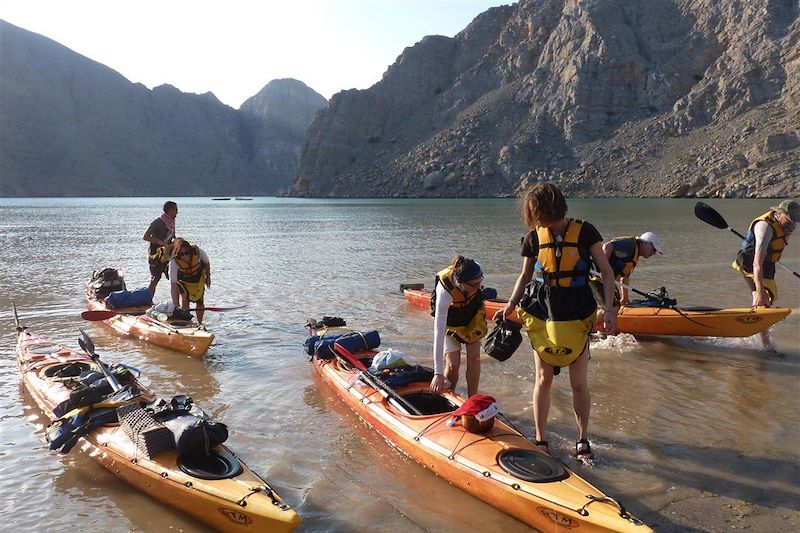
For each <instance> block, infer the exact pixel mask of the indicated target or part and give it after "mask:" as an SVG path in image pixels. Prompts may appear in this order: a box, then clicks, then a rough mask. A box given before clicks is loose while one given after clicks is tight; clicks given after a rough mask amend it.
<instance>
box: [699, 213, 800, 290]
mask: <svg viewBox="0 0 800 533" xmlns="http://www.w3.org/2000/svg"><path fill="white" fill-rule="evenodd" d="M694 214H695V216H696V217H697V218H699V219H700V220H702V221H703V222H705V223H706V224H709V225H711V226H714V227H715V228H719V229H727V230H729V231H730V232H731V233H733V234H734V235H736V236H737V237H739V238H740V239H742V240H746V239H747V237H745V236H744V235H742V234H741V233H739V232H738V231H736V230H735V229H733V228H732V227H730V226H728V222H727V221H726V220H725V218H724V217H723V216H722V215H720V214H719V212H718V211H717V210H716V209H714V208H713V207H711V206H710V205H708V204H705V203H703V202H697V204H696V205H695V208H694ZM775 264H776V265H778V266H779V267H781V268H782V269H784V270H785V271H786V272H788V273H790V274H791V275H793V276H794V277H796V278H800V274H798V273H797V272H795V271H794V270H792V269H791V268H789V267H787V266H786V265H784V264H783V263H781V262H780V261H775Z"/></svg>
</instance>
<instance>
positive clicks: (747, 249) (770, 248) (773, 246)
mask: <svg viewBox="0 0 800 533" xmlns="http://www.w3.org/2000/svg"><path fill="white" fill-rule="evenodd" d="M762 220H763V221H764V222H766V223H767V224H769V225H770V227H771V228H772V239H771V240H770V241H769V245H767V253H766V256H765V257H764V264H763V266H762V271H763V274H764V278H765V279H774V278H775V263H777V262H778V260H780V258H781V254H783V249H784V248H786V244H787V238H786V232H785V231H783V226H781V223H780V222H778V220H777V219H776V218H775V211H767V212H766V213H764V214H763V215H761V216H759V217H756V218H755V219H753V222H751V223H750V228H749V229H748V230H747V236H746V237H745V240H744V242H743V243H742V248H741V249H740V250H739V253H738V255H737V256H736V262H737V263H738V264H739V265H740V266H741V267H742V269H743V271H744V272H747V273H752V272H753V259H754V258H755V248H756V236H755V232H754V228H755V225H756V223H758V222H760V221H762ZM737 270H741V269H737Z"/></svg>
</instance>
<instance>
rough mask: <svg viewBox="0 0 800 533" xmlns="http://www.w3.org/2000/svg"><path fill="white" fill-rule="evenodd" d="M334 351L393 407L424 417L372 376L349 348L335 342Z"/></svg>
mask: <svg viewBox="0 0 800 533" xmlns="http://www.w3.org/2000/svg"><path fill="white" fill-rule="evenodd" d="M333 351H334V353H335V354H336V356H337V357H339V358H341V359H344V360H345V361H346V362H347V363H349V364H350V365H352V366H354V367H355V368H356V369H358V378H359V379H360V380H361V381H363V382H364V383H366V384H367V385H369V386H370V387H372V388H373V389H375V390H377V391H378V392H379V393H380V394H381V396H383V397H384V398H386V399H387V400H389V401H390V402H392V404H393V405H395V406H396V407H398V408H400V409H401V410H403V411H405V412H406V413H409V414H415V415H417V416H422V412H421V411H420V410H419V409H417V408H416V407H414V406H413V405H412V404H410V403H409V402H408V400H406V399H405V398H403V397H402V396H400V395H399V394H397V391H395V390H394V389H393V388H391V387H390V386H389V385H387V384H386V383H384V382H383V381H381V380H380V379H379V378H377V377H375V376H373V375H372V374H370V372H369V370H367V367H366V366H364V363H362V362H361V361H359V360H358V359H357V358H356V357H353V354H352V353H350V351H349V350H348V349H347V348H345V347H344V346H342V345H340V344H339V343H337V342H334V343H333Z"/></svg>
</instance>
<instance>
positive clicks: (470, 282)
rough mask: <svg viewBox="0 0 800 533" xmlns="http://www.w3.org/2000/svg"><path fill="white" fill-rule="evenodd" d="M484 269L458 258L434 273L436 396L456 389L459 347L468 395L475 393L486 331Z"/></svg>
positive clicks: (433, 381) (458, 256)
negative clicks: (464, 362) (464, 357)
mask: <svg viewBox="0 0 800 533" xmlns="http://www.w3.org/2000/svg"><path fill="white" fill-rule="evenodd" d="M481 283H483V270H482V269H481V265H480V264H478V263H477V262H476V261H474V260H472V259H467V258H465V257H464V256H461V255H457V256H455V257H454V258H453V260H452V261H451V262H450V265H449V266H448V267H447V268H445V269H443V270H442V271H440V272H439V273H438V274H436V278H435V280H434V290H433V293H432V294H431V314H432V315H433V317H434V325H433V373H434V375H433V379H432V380H431V390H432V391H433V392H436V393H440V392H443V391H445V390H455V388H456V384H457V383H458V374H459V367H460V366H461V346H462V345H464V346H465V347H466V354H467V370H466V378H467V395H468V396H472V395H474V394H477V392H478V383H479V382H480V378H481V358H480V357H481V339H483V338H484V337H485V336H486V333H487V331H488V329H487V326H486V310H485V307H484V304H483V290H482V288H481Z"/></svg>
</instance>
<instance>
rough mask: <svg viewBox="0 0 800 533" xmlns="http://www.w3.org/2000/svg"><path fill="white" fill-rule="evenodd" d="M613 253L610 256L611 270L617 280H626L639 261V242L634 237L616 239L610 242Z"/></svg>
mask: <svg viewBox="0 0 800 533" xmlns="http://www.w3.org/2000/svg"><path fill="white" fill-rule="evenodd" d="M611 244H612V246H613V247H614V251H613V253H612V254H611V260H610V263H611V269H612V270H613V271H614V276H616V277H617V278H627V277H629V276H630V275H631V272H633V269H634V268H636V263H637V262H638V261H639V241H637V240H636V237H617V238H616V239H613V240H612V241H611Z"/></svg>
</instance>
